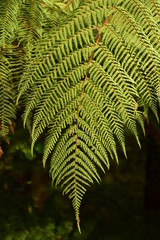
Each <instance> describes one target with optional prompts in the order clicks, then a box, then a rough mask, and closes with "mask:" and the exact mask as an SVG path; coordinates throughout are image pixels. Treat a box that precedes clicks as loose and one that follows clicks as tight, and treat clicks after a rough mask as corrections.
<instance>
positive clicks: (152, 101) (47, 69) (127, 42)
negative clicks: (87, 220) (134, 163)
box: [17, 0, 160, 226]
mask: <svg viewBox="0 0 160 240" xmlns="http://www.w3.org/2000/svg"><path fill="white" fill-rule="evenodd" d="M61 3H62V4H58V5H57V6H58V7H60V9H61V10H62V12H63V14H62V15H63V16H62V18H61V20H60V21H59V23H57V24H55V26H54V29H53V30H52V32H50V31H49V34H44V35H43V34H42V39H41V40H39V41H37V43H36V47H35V48H34V49H32V54H31V56H30V58H29V61H28V62H27V65H26V67H25V69H24V72H23V76H22V78H21V81H20V84H19V94H18V100H17V101H19V99H20V98H21V97H22V96H24V95H25V94H26V93H27V95H28V97H27V99H26V103H25V111H24V116H23V117H24V125H25V124H26V122H27V119H30V117H31V114H33V122H32V149H33V147H34V144H35V142H36V141H37V139H38V138H39V136H40V135H41V134H42V133H43V132H46V140H45V146H44V157H43V164H44V165H45V164H46V161H47V159H48V158H50V159H51V168H50V174H51V176H52V179H53V182H54V183H55V185H56V186H57V185H60V186H61V187H62V188H63V192H64V193H65V194H68V195H69V197H70V198H71V199H72V202H73V206H74V209H75V213H76V219H77V224H78V226H79V208H80V204H81V200H82V198H83V195H84V194H85V192H86V190H87V188H88V186H90V185H91V184H93V182H94V181H97V182H99V181H100V176H99V170H100V169H101V170H102V171H105V167H107V168H109V164H110V160H111V159H115V160H116V161H117V162H118V156H117V150H116V145H117V141H118V142H119V143H120V145H121V146H122V149H123V151H124V154H125V155H126V150H125V137H124V132H125V129H126V128H127V129H128V130H129V131H131V133H132V134H133V135H134V136H135V138H136V139H137V142H138V143H139V138H138V132H137V122H138V123H139V124H140V126H141V127H142V129H143V131H144V123H143V115H144V112H145V111H146V109H148V108H150V109H151V110H152V111H153V112H154V114H155V115H156V116H157V106H158V104H159V103H160V40H159V39H160V31H159V1H157V0H151V1H149V0H147V1H143V0H131V1H128V0H124V1H121V0H117V1H114V0H109V1H106V0H98V1H97V0H92V1H91V0H87V1H77V3H76V1H61ZM65 7H66V8H65ZM139 144H140V143H139Z"/></svg>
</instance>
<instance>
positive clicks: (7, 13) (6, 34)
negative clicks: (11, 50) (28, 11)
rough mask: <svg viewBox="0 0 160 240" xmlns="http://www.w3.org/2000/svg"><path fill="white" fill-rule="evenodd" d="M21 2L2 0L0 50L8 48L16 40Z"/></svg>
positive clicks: (0, 10) (0, 8)
mask: <svg viewBox="0 0 160 240" xmlns="http://www.w3.org/2000/svg"><path fill="white" fill-rule="evenodd" d="M20 2H21V0H20V1H18V0H1V2H0V13H1V14H0V48H6V47H7V45H11V43H12V42H13V41H14V40H15V32H16V29H17V15H18V10H19V5H20Z"/></svg>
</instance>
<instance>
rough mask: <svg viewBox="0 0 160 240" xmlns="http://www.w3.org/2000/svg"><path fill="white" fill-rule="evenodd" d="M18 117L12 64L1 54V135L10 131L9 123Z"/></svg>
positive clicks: (3, 135)
mask: <svg viewBox="0 0 160 240" xmlns="http://www.w3.org/2000/svg"><path fill="white" fill-rule="evenodd" d="M15 117H16V107H15V91H14V86H13V82H12V71H11V64H10V62H9V61H8V59H7V58H6V57H5V56H3V55H2V54H1V55H0V136H1V137H5V136H6V135H7V134H8V132H9V125H11V123H12V119H15Z"/></svg>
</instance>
